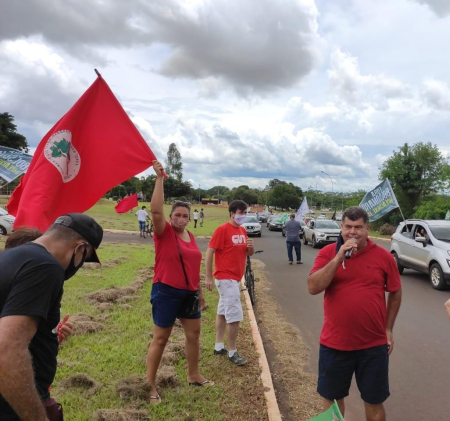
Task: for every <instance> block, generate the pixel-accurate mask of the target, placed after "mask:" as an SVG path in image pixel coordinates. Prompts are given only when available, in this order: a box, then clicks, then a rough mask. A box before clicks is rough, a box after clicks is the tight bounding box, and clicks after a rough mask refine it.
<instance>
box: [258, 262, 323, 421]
mask: <svg viewBox="0 0 450 421" xmlns="http://www.w3.org/2000/svg"><path fill="white" fill-rule="evenodd" d="M253 262H254V261H252V265H253ZM257 262H258V261H257ZM261 263H262V262H261ZM253 269H254V271H255V274H256V275H257V276H258V278H259V282H258V285H257V294H258V302H257V306H256V317H257V321H258V326H259V328H260V331H261V335H262V338H263V343H264V348H265V350H266V352H267V356H268V360H269V366H270V371H271V373H272V378H273V381H274V387H275V390H276V395H277V400H278V404H279V407H280V411H281V413H282V415H283V419H284V420H287V421H293V420H308V419H310V418H313V417H314V416H316V415H317V414H318V413H320V412H321V411H322V399H321V397H320V396H319V395H318V394H317V392H316V387H317V376H316V375H313V374H310V373H306V372H305V371H303V369H302V367H304V366H305V365H306V364H307V363H308V361H309V348H308V347H307V346H306V345H305V344H304V343H303V341H302V338H301V336H300V332H299V331H298V329H297V328H295V327H294V326H293V325H291V324H289V323H287V322H286V321H285V320H284V318H283V317H282V316H281V311H280V309H279V306H278V304H277V303H276V301H275V300H274V299H273V298H272V296H271V295H270V292H269V291H270V284H269V282H268V281H267V279H266V277H265V274H264V272H263V264H262V265H258V264H255V265H253Z"/></svg>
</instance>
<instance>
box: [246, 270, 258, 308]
mask: <svg viewBox="0 0 450 421" xmlns="http://www.w3.org/2000/svg"><path fill="white" fill-rule="evenodd" d="M247 283H248V285H247V290H248V295H250V301H251V302H252V306H253V307H254V306H255V304H256V295H255V277H254V276H253V272H250V275H249V277H248V281H247Z"/></svg>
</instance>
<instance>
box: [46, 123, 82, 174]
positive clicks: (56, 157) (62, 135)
mask: <svg viewBox="0 0 450 421" xmlns="http://www.w3.org/2000/svg"><path fill="white" fill-rule="evenodd" d="M44 155H45V157H46V158H47V159H48V160H49V161H50V162H51V163H52V164H53V165H54V166H55V167H56V168H57V169H58V170H59V172H60V173H61V176H62V179H63V182H64V183H68V182H69V181H72V180H73V179H74V178H75V177H76V176H77V174H78V171H79V170H80V165H81V159H80V154H79V153H78V151H77V150H76V149H75V146H73V143H72V133H71V132H70V131H69V130H60V131H58V132H56V133H55V134H53V135H52V136H51V137H50V138H49V139H48V140H47V143H46V144H45V148H44Z"/></svg>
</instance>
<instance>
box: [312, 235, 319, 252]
mask: <svg viewBox="0 0 450 421" xmlns="http://www.w3.org/2000/svg"><path fill="white" fill-rule="evenodd" d="M311 245H312V246H313V249H316V248H318V247H319V244H317V242H316V237H315V236H314V235H313V238H312V241H311Z"/></svg>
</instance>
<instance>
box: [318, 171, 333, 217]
mask: <svg viewBox="0 0 450 421" xmlns="http://www.w3.org/2000/svg"><path fill="white" fill-rule="evenodd" d="M320 172H321V173H323V174H325V175H327V176H328V177H330V180H331V209H333V204H334V203H333V199H334V198H333V194H334V190H333V179H332V178H331V176H330V174H327V173H326V172H325V171H320Z"/></svg>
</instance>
